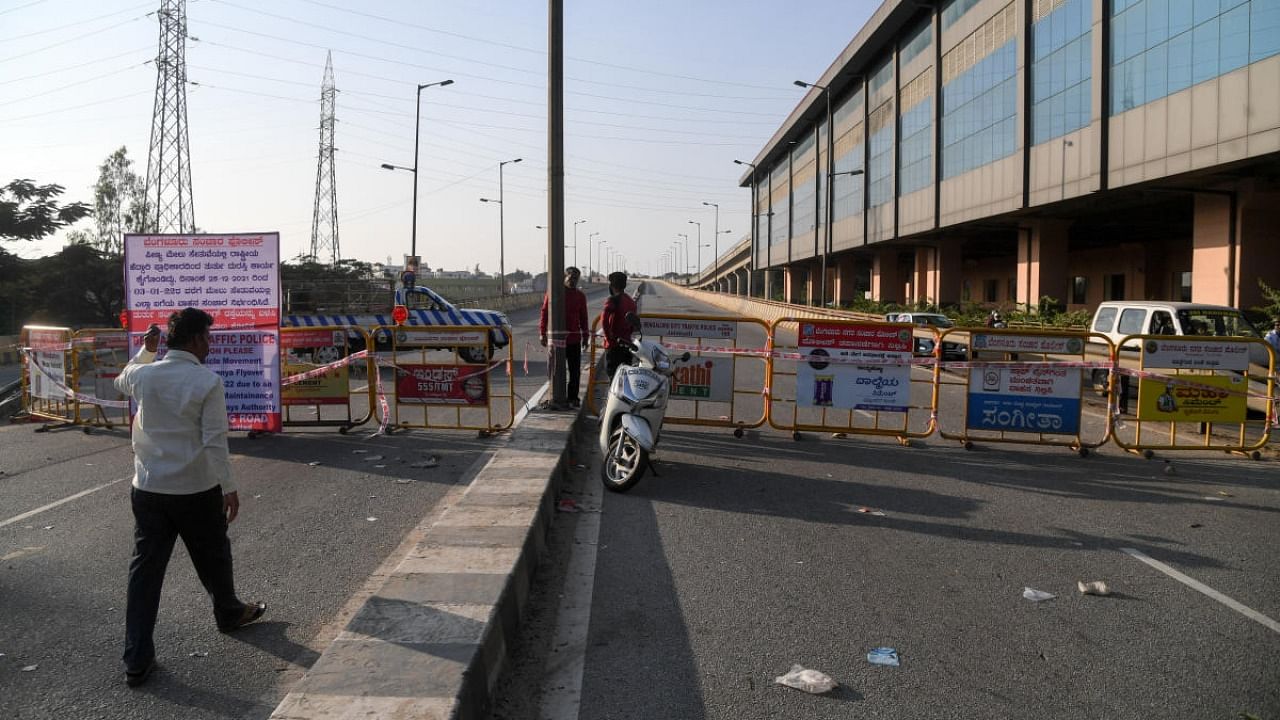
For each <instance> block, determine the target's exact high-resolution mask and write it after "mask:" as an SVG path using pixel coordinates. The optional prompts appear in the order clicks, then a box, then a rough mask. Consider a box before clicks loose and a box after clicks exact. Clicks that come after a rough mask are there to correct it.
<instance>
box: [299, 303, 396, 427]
mask: <svg viewBox="0 0 1280 720" xmlns="http://www.w3.org/2000/svg"><path fill="white" fill-rule="evenodd" d="M353 340H354V341H355V342H353ZM372 346H373V343H372V342H370V337H369V333H368V332H367V331H366V330H365V329H364V328H360V327H348V326H340V325H330V326H324V327H282V328H280V365H281V372H280V374H281V375H282V376H283V378H284V379H283V380H282V381H281V388H280V406H281V409H282V411H283V425H284V427H336V428H338V432H339V433H344V434H345V433H346V432H347V431H348V430H350V429H351V428H353V427H356V426H357V425H363V424H365V423H366V422H368V421H369V419H370V418H371V417H373V413H374V408H375V406H376V403H377V394H376V393H375V392H374V388H375V386H376V384H377V383H376V381H375V378H376V371H375V370H374V368H375V365H374V358H373V354H372V352H370V348H372ZM356 347H359V348H360V350H355V348H356Z"/></svg>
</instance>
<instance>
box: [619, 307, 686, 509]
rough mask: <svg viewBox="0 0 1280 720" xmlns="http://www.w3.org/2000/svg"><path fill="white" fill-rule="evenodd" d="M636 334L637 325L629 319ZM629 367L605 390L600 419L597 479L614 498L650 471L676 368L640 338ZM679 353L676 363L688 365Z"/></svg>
mask: <svg viewBox="0 0 1280 720" xmlns="http://www.w3.org/2000/svg"><path fill="white" fill-rule="evenodd" d="M628 320H630V321H631V326H632V327H634V328H637V329H639V328H640V319H639V318H637V317H636V316H635V315H634V314H632V315H630V316H629V317H628ZM629 349H630V350H631V355H632V358H633V363H634V364H631V365H622V366H621V367H619V368H618V372H617V373H616V374H615V375H614V376H613V382H612V383H610V384H609V398H608V401H607V402H606V403H605V406H604V412H603V413H602V414H601V415H600V454H601V455H602V456H603V458H604V461H603V464H602V466H601V472H600V476H601V479H602V480H603V481H604V486H605V487H606V488H607V489H609V490H612V491H614V492H626V491H627V490H630V489H631V488H632V487H633V486H635V484H636V483H637V482H639V481H640V477H641V476H642V475H644V471H645V469H646V468H648V467H649V454H650V453H652V452H653V451H654V450H655V449H657V447H658V433H659V432H661V431H662V420H663V418H664V417H665V416H666V414H667V398H668V396H669V395H670V391H671V375H672V373H674V372H675V363H674V362H672V360H671V356H670V355H668V354H667V350H666V348H664V347H662V345H660V344H658V343H656V342H653V341H651V340H645V339H644V336H643V335H640V338H639V339H638V340H633V341H631V346H630V348H629ZM688 360H689V353H687V352H686V353H684V355H682V356H681V357H679V358H678V359H677V362H688Z"/></svg>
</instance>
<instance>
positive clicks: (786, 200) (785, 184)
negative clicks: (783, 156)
mask: <svg viewBox="0 0 1280 720" xmlns="http://www.w3.org/2000/svg"><path fill="white" fill-rule="evenodd" d="M790 186H791V163H790V162H783V163H782V164H781V165H780V166H778V167H776V168H774V170H773V176H772V177H771V178H770V181H769V197H770V198H772V199H773V204H772V205H771V206H770V211H771V212H772V213H773V215H772V217H770V218H769V244H770V245H778V244H780V243H784V242H786V241H787V240H788V239H790V237H791V212H790V209H791V198H790V197H789V195H790V193H789V192H788V191H789V190H790Z"/></svg>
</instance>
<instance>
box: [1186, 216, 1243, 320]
mask: <svg viewBox="0 0 1280 720" xmlns="http://www.w3.org/2000/svg"><path fill="white" fill-rule="evenodd" d="M1191 222H1192V229H1191V301H1192V302H1198V303H1213V304H1215V305H1234V304H1235V300H1236V298H1235V297H1234V295H1235V293H1233V292H1231V290H1230V286H1231V285H1232V284H1233V283H1232V280H1234V278H1232V277H1231V273H1232V270H1233V269H1234V270H1235V272H1236V273H1237V274H1238V273H1239V266H1238V264H1236V263H1233V262H1232V260H1233V258H1232V257H1231V250H1232V249H1233V246H1234V244H1235V243H1234V242H1233V240H1234V239H1233V238H1232V237H1231V231H1232V229H1233V228H1232V223H1231V198H1230V197H1227V196H1225V195H1196V199H1195V212H1194V214H1193V216H1192V221H1191ZM1233 265H1234V266H1235V267H1234V268H1233Z"/></svg>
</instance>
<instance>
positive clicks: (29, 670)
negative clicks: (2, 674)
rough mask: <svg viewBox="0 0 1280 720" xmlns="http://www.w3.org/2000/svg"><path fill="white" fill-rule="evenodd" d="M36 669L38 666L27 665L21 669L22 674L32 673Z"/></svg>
mask: <svg viewBox="0 0 1280 720" xmlns="http://www.w3.org/2000/svg"><path fill="white" fill-rule="evenodd" d="M38 669H40V666H39V665H27V666H26V667H24V668H22V672H34V671H36V670H38Z"/></svg>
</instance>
